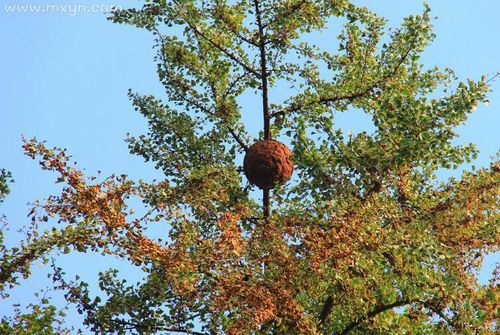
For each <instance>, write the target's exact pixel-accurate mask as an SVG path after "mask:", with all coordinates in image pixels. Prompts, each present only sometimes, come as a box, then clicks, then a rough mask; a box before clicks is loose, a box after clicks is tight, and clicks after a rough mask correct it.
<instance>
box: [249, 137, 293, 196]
mask: <svg viewBox="0 0 500 335" xmlns="http://www.w3.org/2000/svg"><path fill="white" fill-rule="evenodd" d="M291 156H292V152H291V151H290V149H288V147H287V146H286V145H284V144H283V143H281V142H278V141H276V140H261V141H257V142H255V143H254V144H253V145H252V146H251V147H250V148H249V149H248V152H247V153H246V155H245V159H244V160H243V169H244V171H245V175H246V176H247V178H248V180H250V182H251V183H252V184H255V185H257V186H258V187H259V188H261V189H265V190H269V189H271V188H274V186H275V185H276V184H280V185H283V184H284V183H286V182H287V181H288V180H289V179H290V177H291V176H292V173H293V162H292V160H291Z"/></svg>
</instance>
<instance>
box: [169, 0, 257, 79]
mask: <svg viewBox="0 0 500 335" xmlns="http://www.w3.org/2000/svg"><path fill="white" fill-rule="evenodd" d="M175 4H176V5H177V7H179V9H180V10H184V8H183V7H182V4H180V3H179V2H178V1H175ZM183 20H184V22H186V24H187V25H188V27H189V28H190V29H191V30H192V31H193V32H194V33H195V35H197V36H200V37H201V38H203V39H204V40H206V41H207V42H208V43H210V44H211V45H212V46H213V47H215V48H216V49H217V50H219V51H220V52H222V53H223V54H225V55H226V56H227V57H229V58H230V59H231V60H233V61H234V62H236V63H237V64H239V65H240V66H241V67H243V68H244V69H245V70H247V71H248V72H250V73H252V74H254V75H255V76H256V77H257V78H261V75H260V73H259V72H258V71H257V70H255V69H254V68H252V67H251V66H250V65H248V64H246V63H245V62H244V61H243V60H241V59H240V58H238V57H237V56H236V55H235V54H233V53H232V52H230V51H228V50H227V49H226V48H224V47H222V46H220V45H219V44H217V43H215V42H214V41H213V40H212V39H210V38H209V37H208V36H207V35H205V34H204V33H203V32H202V31H200V29H198V27H196V26H195V25H194V24H193V23H192V22H191V21H189V20H187V19H186V17H185V15H184V17H183Z"/></svg>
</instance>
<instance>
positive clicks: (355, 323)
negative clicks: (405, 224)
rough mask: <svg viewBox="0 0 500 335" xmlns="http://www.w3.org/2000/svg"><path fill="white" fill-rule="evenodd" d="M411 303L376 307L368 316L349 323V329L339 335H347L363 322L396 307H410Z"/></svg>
mask: <svg viewBox="0 0 500 335" xmlns="http://www.w3.org/2000/svg"><path fill="white" fill-rule="evenodd" d="M409 303H411V301H410V300H398V301H395V302H393V303H392V304H388V305H380V306H376V307H375V308H374V309H373V310H372V311H371V312H369V313H368V314H366V315H364V316H361V317H359V318H357V319H356V320H354V321H352V322H351V323H349V324H348V325H347V327H346V328H344V330H343V331H341V332H340V333H339V335H347V334H348V333H350V332H351V330H353V329H354V328H356V327H358V326H359V325H360V324H362V323H363V322H365V321H367V320H369V319H371V318H373V317H375V316H377V315H378V314H380V313H383V312H385V311H387V310H390V309H393V308H395V307H401V306H404V305H408V304H409Z"/></svg>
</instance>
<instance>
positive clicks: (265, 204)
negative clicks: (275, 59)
mask: <svg viewBox="0 0 500 335" xmlns="http://www.w3.org/2000/svg"><path fill="white" fill-rule="evenodd" d="M254 6H255V16H256V19H257V27H258V30H259V52H260V72H261V73H260V74H261V76H260V78H261V80H262V114H263V117H264V139H266V140H269V139H271V128H270V123H271V115H270V113H269V97H268V83H267V75H268V73H267V60H266V57H267V55H266V39H265V37H264V26H263V24H262V15H261V11H260V4H259V0H254ZM262 211H263V216H264V219H267V218H268V217H269V215H270V211H271V210H270V191H269V190H262Z"/></svg>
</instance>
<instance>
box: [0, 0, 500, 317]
mask: <svg viewBox="0 0 500 335" xmlns="http://www.w3.org/2000/svg"><path fill="white" fill-rule="evenodd" d="M427 2H428V3H429V4H430V6H431V8H432V9H433V14H434V15H436V16H438V17H439V18H438V19H437V20H436V21H435V22H434V24H435V33H436V34H437V37H436V39H435V41H434V43H433V44H432V45H431V46H430V47H428V49H427V51H426V52H425V54H424V57H423V58H422V62H423V63H424V64H426V66H429V67H430V66H433V65H438V66H442V67H443V66H448V67H451V68H453V69H454V70H455V71H456V74H457V75H458V76H459V77H460V78H461V79H464V80H465V79H466V78H469V77H470V78H473V79H478V78H480V77H481V75H483V74H487V75H488V74H490V75H491V74H493V73H495V72H498V71H500V64H499V60H500V37H499V36H500V35H499V33H500V20H498V13H499V12H500V1H496V0H476V1H468V0H429V1H427ZM21 3H23V2H22V1H14V0H12V1H10V0H0V50H2V51H1V52H0V153H1V154H0V168H6V169H8V170H10V171H11V172H12V173H13V174H14V177H15V180H16V183H15V184H14V185H12V193H11V194H10V195H9V196H8V197H7V199H6V200H5V203H4V204H3V205H2V206H1V208H0V213H3V214H6V215H7V217H8V219H9V222H10V227H11V231H10V232H8V233H7V244H8V245H14V244H15V243H16V238H17V237H19V235H18V234H17V233H16V230H17V229H18V228H20V227H21V226H23V225H25V224H26V223H28V221H27V218H26V214H27V208H28V207H27V206H26V204H27V203H28V202H30V201H33V200H35V199H43V198H45V197H47V196H48V195H49V194H51V193H55V192H57V190H58V188H59V187H58V186H56V185H54V183H53V181H54V175H51V174H49V173H47V172H42V171H41V170H40V169H39V168H38V166H37V164H36V163H35V162H34V161H32V160H30V159H29V158H27V157H25V156H24V155H23V152H22V149H21V135H24V136H26V137H27V138H31V137H33V136H36V137H37V138H38V139H43V140H47V142H48V144H49V145H50V146H60V147H65V148H67V149H68V152H69V153H70V154H71V155H72V156H73V157H74V159H75V160H76V161H78V163H79V166H80V167H81V168H85V169H86V171H87V172H88V173H89V174H95V173H96V171H97V170H100V171H102V173H103V175H108V174H111V173H127V174H129V176H131V177H132V178H134V179H138V178H143V179H145V180H150V179H152V178H154V177H155V176H156V177H158V176H160V174H159V173H158V172H157V171H155V170H154V169H153V167H152V165H148V164H144V163H143V161H142V159H141V158H139V157H136V156H132V155H130V154H129V153H128V150H127V145H126V143H125V142H124V141H123V139H124V137H125V134H126V133H127V132H130V133H132V134H140V133H142V132H144V130H145V129H146V121H145V120H144V119H143V118H142V117H141V116H140V115H139V114H138V113H136V112H135V111H134V110H133V109H132V107H131V104H130V102H129V100H128V98H127V95H126V94H127V90H128V89H129V88H132V89H133V90H135V91H137V92H140V93H145V94H154V95H157V96H158V97H164V95H163V93H162V92H163V89H162V87H161V86H160V84H159V83H158V80H157V77H156V72H155V64H154V62H153V56H154V51H153V50H152V45H153V41H152V37H151V35H150V34H148V33H147V32H145V31H142V30H138V29H136V28H133V27H129V26H123V25H116V24H112V23H110V22H108V21H106V15H105V14H103V13H102V12H100V10H99V9H106V7H107V5H110V4H113V5H121V6H124V7H125V6H127V5H130V4H132V5H135V4H137V3H138V1H133V2H131V1H124V0H115V1H112V0H109V1H108V0H106V1H102V2H100V1H98V0H90V1H86V0H78V1H64V0H59V2H57V1H39V0H38V1H29V2H25V3H30V4H41V5H46V4H51V5H53V4H59V5H61V7H60V9H59V13H54V12H53V13H42V12H39V13H34V12H32V13H20V12H17V13H12V12H8V8H7V7H6V6H8V5H12V4H21ZM356 3H358V4H365V5H367V6H368V7H369V8H371V9H372V10H374V11H375V12H377V13H379V14H381V15H383V16H385V17H386V18H387V19H388V20H389V23H388V24H389V26H397V25H398V24H399V23H400V22H401V19H402V18H403V17H404V16H406V15H409V14H416V13H420V12H421V11H422V8H423V5H422V2H421V1H414V0H406V1H405V0H384V1H382V0H371V1H368V0H366V1H365V0H359V1H356ZM96 4H97V5H104V6H103V7H101V8H97V9H96V7H95V6H94V7H93V5H96ZM69 5H71V6H75V5H85V6H86V9H87V10H89V11H90V12H87V13H83V12H80V13H74V12H71V11H70V9H71V8H70V7H67V6H69ZM65 6H66V7H65ZM332 38H334V36H332ZM492 89H493V92H492V93H491V95H490V97H491V103H490V104H489V105H488V106H479V108H478V109H477V111H476V112H475V113H474V114H473V115H472V116H471V118H470V119H469V122H468V123H467V125H466V126H461V127H459V128H458V129H457V130H458V132H459V134H460V135H461V136H460V139H459V141H460V142H473V143H476V144H477V146H478V148H479V149H480V150H481V153H480V155H479V157H478V159H477V161H476V162H475V165H476V166H487V165H488V164H489V161H490V159H489V157H491V156H493V155H494V154H495V153H496V152H497V151H498V149H499V148H500V135H499V131H498V126H499V125H500V93H499V91H500V82H499V81H497V82H495V83H493V85H492ZM242 104H243V107H245V108H251V107H252V101H251V100H250V99H246V100H245V101H242ZM258 115H259V117H255V118H253V117H252V116H247V118H246V120H247V121H249V122H250V123H252V126H253V127H255V128H257V127H260V122H261V118H260V114H258ZM339 122H341V124H342V126H344V127H347V129H349V127H352V128H353V129H359V127H363V126H366V125H364V124H363V122H365V121H364V120H363V119H362V118H359V116H352V115H349V114H348V113H346V114H344V115H343V117H342V118H341V119H340V120H339ZM455 174H456V173H455ZM447 175H448V174H446V173H443V177H445V176H447ZM498 261H500V257H499V255H498V254H497V255H490V256H489V257H487V259H486V262H485V266H484V269H483V270H484V271H483V272H482V274H481V279H482V280H483V281H485V280H487V278H488V272H491V269H492V267H493V264H494V263H495V262H498ZM57 265H60V266H63V267H64V268H65V269H66V270H67V273H68V275H69V276H72V275H73V274H76V273H80V274H83V275H82V276H81V277H82V279H84V280H87V281H89V282H91V283H95V279H96V275H97V272H98V271H102V270H105V269H107V268H109V267H113V266H119V267H120V268H122V269H124V272H123V275H124V276H125V277H127V278H129V279H131V280H132V281H133V280H134V279H137V278H140V277H139V274H138V273H137V271H135V270H134V269H133V268H131V267H129V266H126V265H124V264H123V263H122V262H120V261H118V260H114V259H110V258H104V257H102V256H99V255H94V254H87V255H76V256H74V255H73V256H63V257H58V258H57ZM33 272H34V275H33V276H32V277H31V278H30V279H29V280H27V281H26V282H25V283H23V285H21V286H20V287H18V288H16V289H14V290H13V291H12V296H11V298H10V299H7V300H5V301H3V302H0V315H5V314H9V312H10V309H9V306H10V305H11V304H12V303H13V302H20V303H28V302H29V301H32V300H33V296H32V294H33V292H35V291H37V290H39V289H42V288H44V287H46V286H47V284H48V282H47V279H46V274H47V269H46V268H45V267H40V266H36V265H35V266H34V267H33ZM56 296H57V295H56ZM59 301H60V300H59ZM56 302H57V301H56ZM70 324H74V325H78V324H79V323H78V317H75V316H71V317H70Z"/></svg>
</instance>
